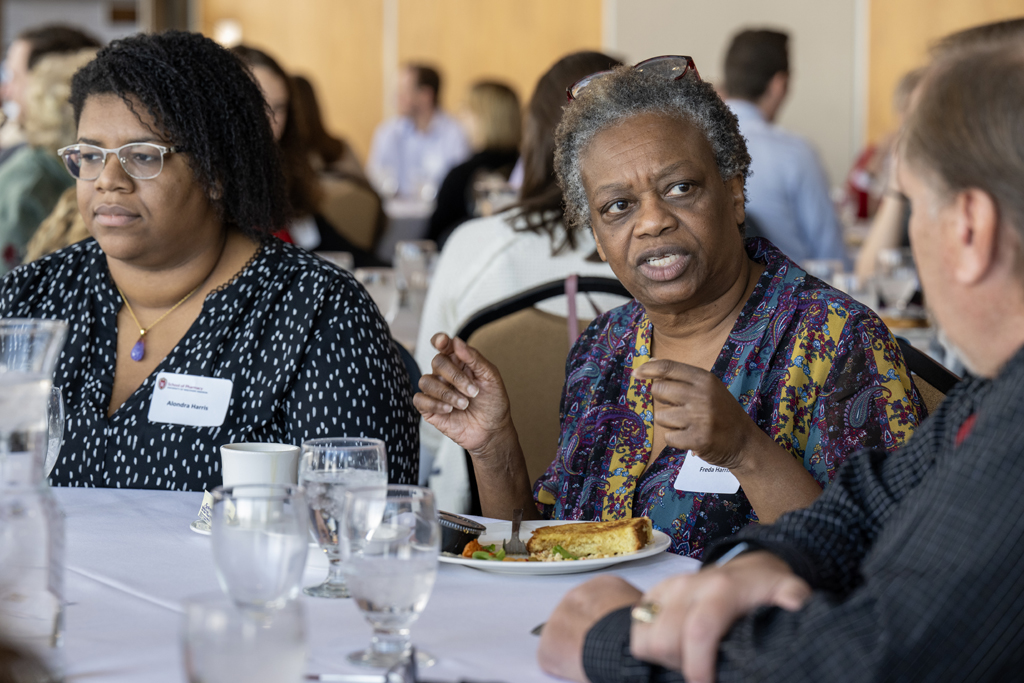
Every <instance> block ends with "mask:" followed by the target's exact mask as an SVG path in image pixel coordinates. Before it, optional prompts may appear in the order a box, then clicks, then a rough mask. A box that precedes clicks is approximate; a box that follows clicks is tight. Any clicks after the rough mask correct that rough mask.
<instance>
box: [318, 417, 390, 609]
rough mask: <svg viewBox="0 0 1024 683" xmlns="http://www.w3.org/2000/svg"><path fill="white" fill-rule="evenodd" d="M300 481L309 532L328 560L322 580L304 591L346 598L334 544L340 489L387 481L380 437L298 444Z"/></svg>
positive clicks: (341, 499) (342, 494) (342, 501)
mask: <svg viewBox="0 0 1024 683" xmlns="http://www.w3.org/2000/svg"><path fill="white" fill-rule="evenodd" d="M299 483H301V484H302V486H303V487H304V489H305V491H306V498H307V500H308V501H309V518H310V532H311V533H312V534H313V539H314V540H315V541H316V542H317V543H318V544H319V545H320V549H321V550H323V551H324V554H326V555H327V561H328V562H329V563H330V568H329V570H328V574H327V578H326V579H325V580H324V582H323V583H321V584H320V585H319V586H310V587H309V588H305V589H304V590H303V592H304V593H305V594H306V595H311V596H313V597H315V598H347V597H349V594H348V590H347V589H346V587H345V577H344V575H343V573H342V571H341V551H340V549H339V547H338V544H339V534H340V533H341V517H342V507H343V506H344V504H345V491H346V490H347V489H351V488H357V487H365V486H377V487H380V489H381V490H383V487H384V486H387V483H388V461H387V454H386V452H385V450H384V442H383V441H381V440H380V439H363V438H350V437H338V438H329V439H310V440H309V441H306V442H304V443H303V444H302V456H301V460H300V462H299Z"/></svg>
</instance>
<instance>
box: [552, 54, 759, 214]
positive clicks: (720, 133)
mask: <svg viewBox="0 0 1024 683" xmlns="http://www.w3.org/2000/svg"><path fill="white" fill-rule="evenodd" d="M647 113H655V114H664V115H667V116H672V117H676V118H679V119H682V120H685V121H687V122H688V123H690V124H692V125H694V126H695V127H696V128H697V130H699V131H700V132H701V133H703V134H704V137H705V139H707V141H708V144H709V145H711V150H712V152H714V155H715V164H716V165H717V166H718V174H719V175H720V176H721V177H722V180H724V181H727V180H729V179H731V178H735V177H736V176H739V177H740V178H741V179H742V180H743V181H744V191H745V186H746V179H747V176H749V175H750V154H748V153H747V144H746V142H745V141H744V139H743V136H742V135H740V127H739V122H738V121H737V120H736V116H735V115H734V114H733V113H732V111H730V110H729V107H728V106H726V104H725V102H723V101H722V98H720V97H719V96H718V94H717V93H716V92H715V89H714V87H712V86H711V84H710V83H705V82H703V81H700V80H698V79H697V78H695V77H694V76H692V75H690V76H687V77H685V78H683V79H682V80H679V81H672V80H667V79H666V78H665V76H664V75H659V74H653V73H645V72H643V71H638V70H636V69H634V68H633V67H629V66H623V67H618V68H617V69H615V70H613V71H612V72H611V73H609V74H608V75H607V76H604V77H602V78H600V79H598V80H595V81H593V82H592V83H591V84H590V85H588V86H587V88H586V89H584V90H583V91H581V92H580V94H579V96H578V97H577V99H576V100H574V101H573V102H571V103H570V104H569V105H568V106H567V107H566V108H565V113H564V114H563V115H562V121H561V123H559V125H558V129H557V130H556V131H555V173H556V174H557V175H558V184H559V185H560V186H561V188H562V195H563V197H564V198H565V220H566V222H567V223H568V224H569V225H570V226H572V227H576V228H589V227H590V206H589V204H588V202H587V195H586V192H584V190H583V179H582V174H581V172H580V156H581V155H582V153H583V151H584V150H585V149H586V148H587V145H589V144H590V142H591V141H592V140H593V139H594V136H595V135H597V134H598V133H599V132H601V131H602V130H604V129H606V128H610V127H612V126H614V125H616V124H618V123H620V122H622V121H624V120H626V119H629V118H632V117H634V116H638V115H640V114H647Z"/></svg>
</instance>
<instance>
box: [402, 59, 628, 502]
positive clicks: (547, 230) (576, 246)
mask: <svg viewBox="0 0 1024 683" xmlns="http://www.w3.org/2000/svg"><path fill="white" fill-rule="evenodd" d="M618 64H619V61H618V60H616V59H615V58H613V57H609V56H608V55H604V54H601V53H599V52H577V53H574V54H570V55H567V56H565V57H563V58H562V59H560V60H558V61H557V62H555V64H554V65H552V66H551V68H550V69H548V71H547V72H546V73H545V74H544V75H543V76H541V78H540V80H539V81H538V82H537V87H536V89H535V90H534V92H533V96H532V97H531V98H530V103H529V105H528V106H527V108H526V120H525V125H524V129H523V145H522V161H523V168H524V171H525V172H524V182H523V187H522V190H521V192H520V197H519V202H518V203H517V204H516V205H515V206H514V207H513V208H511V209H509V210H507V211H504V212H502V213H500V214H496V215H494V216H488V217H484V218H477V219H474V220H471V221H467V222H465V223H463V224H462V225H460V226H459V227H458V228H456V229H455V231H454V232H453V233H452V235H451V237H450V238H449V239H448V241H447V243H446V244H445V248H444V249H443V250H442V251H441V255H440V258H439V259H438V262H437V267H436V269H435V271H434V278H433V280H432V281H431V283H430V290H429V291H428V292H427V299H426V303H425V304H424V306H423V317H422V319H421V321H420V332H419V337H418V338H417V340H416V362H417V364H418V365H419V367H420V369H421V370H423V371H425V372H426V371H427V370H428V369H429V368H430V367H431V361H432V360H433V358H434V355H435V354H436V350H435V349H434V347H433V346H432V345H431V343H430V339H431V337H433V336H434V335H435V334H437V333H438V332H444V333H445V334H448V335H454V334H455V333H456V332H457V331H458V330H459V328H461V327H462V325H463V324H464V323H465V322H466V321H467V320H469V318H470V317H471V316H472V315H473V314H474V313H476V312H477V311H479V310H480V309H482V308H484V307H486V306H490V305H491V304H494V303H497V302H498V301H501V300H502V299H506V298H508V297H510V296H512V295H513V294H517V293H519V292H522V291H525V290H527V289H530V288H531V287H536V286H537V285H540V284H544V283H546V282H551V281H552V280H562V279H565V278H566V277H568V276H569V275H572V274H578V275H592V276H593V275H596V276H600V277H607V278H614V277H615V274H614V273H612V269H611V267H610V266H609V265H608V264H607V263H604V262H602V261H601V260H600V258H599V257H598V256H597V247H596V245H595V242H594V236H593V234H592V233H591V232H590V231H589V230H580V229H576V228H569V227H567V226H566V224H565V222H564V220H563V208H564V205H563V202H562V190H561V189H560V188H559V187H558V180H557V179H556V177H555V128H557V127H558V122H559V121H561V119H562V108H563V107H565V104H566V100H565V89H566V88H568V87H569V86H570V85H572V84H573V83H575V82H576V81H578V80H579V79H581V78H583V77H584V76H587V75H588V74H592V73H594V72H595V71H603V70H605V69H610V68H612V67H614V66H617V65H618ZM593 299H594V301H595V302H596V303H597V305H598V306H601V307H602V309H603V310H596V309H594V308H593V307H592V306H591V305H590V302H589V300H588V299H586V298H584V297H582V296H581V297H579V304H580V310H579V315H580V318H581V319H586V318H591V317H594V316H597V315H599V314H600V313H602V312H603V311H607V310H609V309H611V308H614V307H615V306H617V305H619V304H620V303H621V302H622V299H621V298H620V297H614V296H611V295H595V296H594V297H593ZM537 307H538V308H540V309H542V310H544V311H547V312H549V313H553V314H555V315H560V316H564V315H566V304H565V299H564V297H559V298H557V299H550V300H548V301H544V302H541V303H540V304H538V305H537ZM421 434H422V436H421V438H422V441H423V445H424V447H425V448H426V449H427V450H428V451H429V452H431V453H432V454H433V457H434V460H433V462H434V468H433V469H434V471H433V473H432V474H431V477H430V482H429V483H430V487H431V488H432V489H434V492H435V494H436V495H437V496H438V505H439V506H440V507H441V508H443V509H445V510H449V511H452V512H464V511H466V509H467V508H468V506H469V475H468V471H467V468H466V460H465V456H464V454H463V450H462V447H461V446H459V445H458V444H456V443H455V442H454V441H451V440H450V439H448V438H447V437H445V436H443V435H442V434H441V433H440V432H439V431H437V429H435V428H434V427H432V426H431V425H429V424H427V423H426V422H425V421H424V422H423V426H422V431H421Z"/></svg>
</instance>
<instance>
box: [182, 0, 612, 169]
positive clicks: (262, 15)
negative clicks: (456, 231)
mask: <svg viewBox="0 0 1024 683" xmlns="http://www.w3.org/2000/svg"><path fill="white" fill-rule="evenodd" d="M199 16H200V25H199V27H198V28H199V30H201V31H203V32H204V33H206V34H207V35H213V27H214V25H215V24H216V22H217V21H218V20H221V19H235V20H237V21H239V22H240V24H241V27H242V35H243V39H244V41H245V42H246V43H248V44H251V45H253V46H255V47H259V48H262V49H264V50H266V51H267V52H269V53H270V54H272V55H273V56H274V57H275V59H278V61H280V62H281V65H282V66H283V67H284V68H285V69H286V70H288V71H291V72H295V73H302V74H305V75H306V76H308V77H309V78H310V80H311V81H312V82H313V85H314V86H315V87H316V88H317V93H318V95H319V97H320V100H321V106H322V107H323V109H324V114H325V118H326V120H327V123H328V126H329V128H330V129H331V130H332V131H334V132H336V133H339V134H343V135H345V136H346V137H347V138H348V139H349V141H350V142H351V143H352V145H353V146H354V147H355V149H356V151H357V152H358V153H359V154H360V156H361V157H362V158H363V159H364V160H365V159H366V152H367V150H368V149H369V145H370V138H371V136H372V134H373V129H374V128H375V127H376V125H377V124H378V123H379V122H380V121H381V119H382V118H383V117H384V116H385V113H386V112H388V111H389V110H390V109H391V103H392V98H393V92H392V91H393V83H394V78H393V76H394V74H392V73H386V71H388V69H387V67H386V65H397V64H401V63H402V62H405V61H408V60H422V61H427V62H431V63H434V64H436V65H437V66H438V67H440V70H441V72H442V75H443V77H444V84H443V91H442V102H443V104H444V105H445V106H446V107H448V108H449V109H453V110H454V109H457V108H458V106H459V105H460V104H461V102H462V100H463V97H464V96H465V93H466V90H467V88H468V87H469V85H470V84H472V82H474V81H476V80H478V79H481V78H492V79H493V78H496V79H501V80H504V81H506V82H508V83H509V84H510V85H512V86H513V88H514V89H515V90H516V91H517V93H518V94H519V95H520V97H521V98H523V99H524V100H525V99H526V98H528V97H529V96H530V94H531V93H532V91H533V86H534V85H535V84H536V82H537V79H538V78H539V77H540V75H541V74H542V73H543V72H544V71H545V70H546V69H547V68H548V67H549V66H550V65H551V64H552V63H553V62H554V61H555V60H557V59H558V58H559V57H561V56H562V55H563V54H565V53H567V52H571V51H574V50H580V49H597V48H599V47H600V44H601V0H557V1H554V0H290V1H289V2H288V3H287V4H283V3H282V2H280V0H200V11H199Z"/></svg>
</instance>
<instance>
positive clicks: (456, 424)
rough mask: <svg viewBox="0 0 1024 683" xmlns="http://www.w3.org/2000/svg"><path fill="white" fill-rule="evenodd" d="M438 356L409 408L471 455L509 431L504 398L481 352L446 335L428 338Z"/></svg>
mask: <svg viewBox="0 0 1024 683" xmlns="http://www.w3.org/2000/svg"><path fill="white" fill-rule="evenodd" d="M430 343H431V345H433V347H434V348H435V349H437V351H438V353H437V355H436V356H434V360H433V361H431V363H430V365H431V369H432V370H433V372H432V373H431V374H428V375H423V377H421V378H420V392H421V393H418V394H416V395H415V396H413V403H414V404H415V406H416V409H417V410H419V411H420V414H422V415H423V417H424V419H426V421H427V422H429V423H430V424H432V425H433V426H435V427H437V429H438V430H440V431H441V433H442V434H444V435H445V436H447V437H448V438H449V439H451V440H452V441H454V442H455V443H457V444H459V445H460V446H462V447H463V448H465V449H466V450H467V451H469V452H470V454H473V455H476V454H478V453H481V452H483V451H484V450H486V449H487V446H488V445H490V444H491V440H492V439H494V438H495V437H496V436H499V435H500V436H502V437H504V436H505V435H507V434H508V433H509V430H513V431H512V433H514V428H513V427H512V414H511V412H510V409H509V400H508V393H507V392H506V391H505V384H504V383H503V382H502V381H501V375H500V374H499V373H498V369H497V368H496V367H494V366H493V365H492V364H491V363H490V362H489V361H488V360H487V359H486V358H484V357H483V355H481V353H480V352H479V351H477V350H476V349H474V348H473V347H471V346H469V345H468V344H466V342H464V341H462V340H461V339H458V338H454V339H453V338H451V337H449V336H448V335H446V334H444V333H438V334H435V335H434V336H433V337H432V338H431V339H430Z"/></svg>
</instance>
